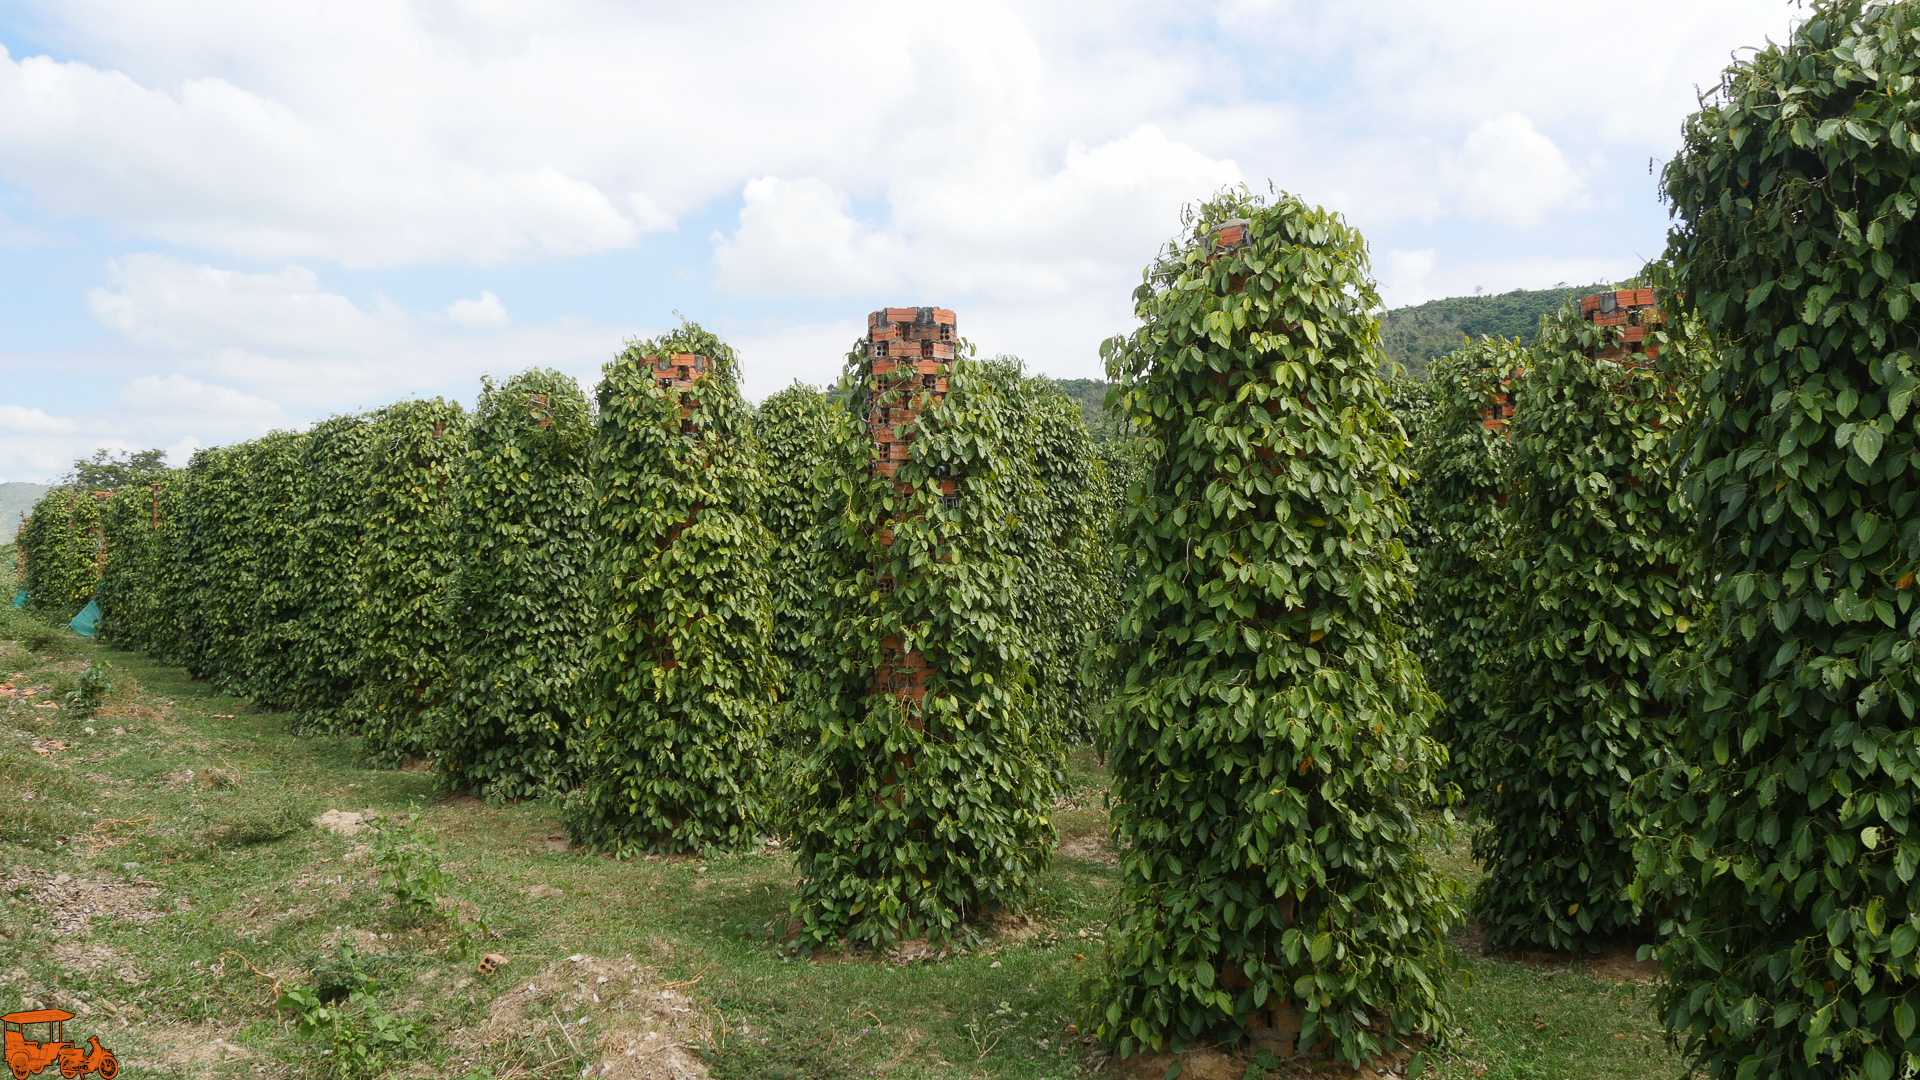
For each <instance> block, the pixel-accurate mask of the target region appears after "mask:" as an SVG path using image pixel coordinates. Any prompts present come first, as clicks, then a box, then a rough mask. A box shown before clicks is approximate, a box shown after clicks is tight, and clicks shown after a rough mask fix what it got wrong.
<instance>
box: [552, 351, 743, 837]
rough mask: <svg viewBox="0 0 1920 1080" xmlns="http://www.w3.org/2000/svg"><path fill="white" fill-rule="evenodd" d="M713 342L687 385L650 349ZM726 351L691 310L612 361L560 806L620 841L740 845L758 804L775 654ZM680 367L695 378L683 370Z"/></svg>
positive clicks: (586, 830) (596, 447) (594, 471)
mask: <svg viewBox="0 0 1920 1080" xmlns="http://www.w3.org/2000/svg"><path fill="white" fill-rule="evenodd" d="M675 354H681V355H697V356H701V357H705V358H706V360H705V363H706V365H707V370H706V373H705V374H704V375H703V376H701V377H699V378H697V379H693V380H691V384H690V385H685V386H674V387H668V386H662V385H661V384H660V382H659V380H657V379H656V378H655V366H656V360H657V362H658V364H659V365H661V366H662V367H666V366H667V365H669V364H670V362H671V361H670V358H671V357H672V356H674V355H675ZM738 372H739V365H738V362H737V361H736V360H735V359H734V355H733V350H732V349H730V348H728V347H727V346H726V345H725V344H723V343H722V342H721V341H720V339H719V338H717V337H715V336H714V335H713V334H711V333H709V332H707V331H706V330H703V329H701V328H700V327H699V326H698V325H696V324H684V325H682V326H681V327H680V328H679V329H678V330H676V331H674V332H672V333H669V334H666V335H663V336H661V337H658V338H655V339H653V340H651V341H641V342H634V343H632V344H630V345H629V346H628V347H627V350H626V351H625V352H623V353H621V354H620V356H619V357H618V358H616V359H615V360H614V361H613V362H612V363H610V364H608V365H607V367H606V369H605V374H604V376H603V378H602V380H601V383H600V388H599V405H600V411H599V420H598V425H597V427H596V429H595V432H594V438H593V444H592V448H591V450H590V451H589V457H588V470H589V473H590V475H591V476H592V478H593V489H594V507H593V514H592V517H591V523H592V533H593V545H594V546H593V568H594V577H593V593H592V602H593V609H594V612H595V619H596V622H597V626H596V629H595V631H594V635H593V638H592V639H591V643H590V645H589V654H588V655H589V659H588V672H587V680H588V681H587V694H588V705H587V720H586V723H585V724H584V725H583V728H582V731H581V739H580V758H579V764H580V774H581V776H583V777H584V778H585V779H586V784H585V786H584V787H583V788H582V789H581V790H580V791H578V792H576V793H575V795H574V796H573V797H572V798H571V799H570V800H569V801H568V804H567V810H566V820H567V825H568V828H569V829H570V830H571V831H572V833H573V835H574V837H575V838H576V839H577V840H579V841H580V842H582V843H585V844H589V845H592V846H594V847H598V848H601V849H604V850H609V851H615V852H622V853H624V852H634V851H643V850H645V851H702V850H708V849H721V848H737V847H741V846H743V845H745V844H748V843H750V842H751V841H752V840H753V839H754V838H755V837H756V835H757V831H758V829H759V828H760V826H761V823H762V821H763V818H764V816H765V813H766V809H765V799H764V790H763V789H764V784H765V776H764V768H765V763H766V755H767V734H766V729H767V723H768V714H769V713H770V712H771V710H772V706H773V694H774V691H775V689H776V688H777V687H778V685H779V681H780V679H779V672H778V671H777V670H776V664H777V661H775V659H774V657H773V654H772V643H771V641H770V640H769V638H770V635H771V633H772V618H773V611H772V605H771V602H770V599H769V594H768V589H767V576H768V567H767V559H768V551H769V548H770V546H771V543H770V540H769V538H768V536H767V530H766V526H764V525H763V524H761V521H760V505H759V498H760V486H761V478H760V465H759V453H758V450H757V448H756V447H755V445H754V440H753V430H752V417H751V414H750V412H749V410H748V408H747V405H746V402H745V401H743V400H742V399H741V397H740V391H739V387H738V385H737V379H738V377H739V374H738ZM675 381H679V382H685V381H687V380H684V379H680V380H675Z"/></svg>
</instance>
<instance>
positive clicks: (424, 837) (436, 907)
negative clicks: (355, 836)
mask: <svg viewBox="0 0 1920 1080" xmlns="http://www.w3.org/2000/svg"><path fill="white" fill-rule="evenodd" d="M419 821H420V816H419V815H418V814H414V815H410V816H409V817H408V819H407V820H406V821H405V822H398V821H391V820H389V821H382V822H381V823H380V825H379V827H378V831H376V832H375V834H374V861H375V862H377V863H379V865H380V884H381V886H382V887H384V888H385V889H386V890H387V892H388V894H389V895H391V896H392V897H393V900H394V914H395V921H397V922H399V923H401V924H402V925H414V926H417V925H421V924H424V923H431V922H439V921H441V920H442V919H443V918H445V912H443V911H442V910H441V908H440V893H441V891H442V890H443V889H445V888H446V884H447V876H446V873H445V871H443V870H442V869H441V868H440V860H441V855H442V853H441V850H440V845H439V843H438V841H436V840H435V839H434V837H433V834H432V833H429V832H427V831H426V830H424V829H423V828H421V827H420V824H419Z"/></svg>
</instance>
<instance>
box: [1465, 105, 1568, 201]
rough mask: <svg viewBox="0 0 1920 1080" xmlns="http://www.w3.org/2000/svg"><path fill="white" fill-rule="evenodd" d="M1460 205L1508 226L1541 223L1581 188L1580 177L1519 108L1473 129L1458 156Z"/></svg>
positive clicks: (1558, 150)
mask: <svg viewBox="0 0 1920 1080" xmlns="http://www.w3.org/2000/svg"><path fill="white" fill-rule="evenodd" d="M1457 168H1458V171H1459V178H1460V179H1459V184H1460V196H1459V198H1460V207H1461V209H1462V210H1463V211H1464V212H1465V213H1466V214H1467V215H1468V216H1469V217H1473V218H1478V219H1480V220H1482V221H1493V222H1498V223H1500V224H1503V225H1537V224H1539V223H1540V219H1541V218H1542V217H1543V216H1545V214H1546V212H1547V211H1549V210H1553V209H1556V208H1558V207H1559V206H1561V205H1562V204H1564V203H1565V202H1567V201H1568V200H1569V199H1570V198H1572V197H1573V195H1574V194H1575V193H1576V192H1577V191H1578V190H1579V189H1580V177H1579V176H1578V174H1576V173H1575V172H1574V170H1573V167H1572V166H1571V165H1568V164H1567V159H1566V157H1565V155H1563V154H1561V153H1560V148H1559V147H1558V146H1555V145H1554V144H1553V140H1552V139H1549V138H1547V137H1546V136H1545V135H1542V134H1540V132H1539V131H1537V130H1535V129H1534V126H1533V121H1531V120H1529V119H1527V118H1526V117H1525V116H1522V115H1520V114H1519V113H1504V114H1502V115H1500V116H1497V117H1494V118H1493V119H1491V120H1488V121H1487V122H1485V123H1483V124H1481V125H1480V126H1479V127H1477V128H1475V129H1473V134H1471V135H1468V136H1467V140H1466V142H1465V143H1464V144H1463V145H1462V146H1461V147H1460V156H1459V159H1458V166H1457Z"/></svg>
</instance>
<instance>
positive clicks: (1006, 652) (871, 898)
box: [794, 342, 1063, 949]
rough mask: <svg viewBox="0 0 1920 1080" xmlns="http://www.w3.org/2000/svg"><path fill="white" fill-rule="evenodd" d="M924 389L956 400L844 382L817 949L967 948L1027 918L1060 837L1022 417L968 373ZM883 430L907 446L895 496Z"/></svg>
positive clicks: (819, 760)
mask: <svg viewBox="0 0 1920 1080" xmlns="http://www.w3.org/2000/svg"><path fill="white" fill-rule="evenodd" d="M916 378H918V376H916ZM927 378H929V379H934V378H944V379H946V380H947V382H948V391H947V393H946V395H945V397H944V398H943V399H941V400H939V401H938V402H937V403H936V402H935V401H934V400H932V396H931V395H929V394H928V393H926V392H925V388H924V387H921V386H919V385H918V384H916V387H915V388H914V389H912V390H908V389H904V388H901V387H900V386H899V385H898V384H897V382H896V379H897V376H891V375H888V376H880V375H875V374H874V372H873V361H872V359H871V358H870V357H869V356H868V355H867V349H866V345H865V343H864V342H863V343H861V344H860V345H859V346H857V347H856V349H855V351H854V353H853V354H852V355H851V356H850V357H849V370H848V371H847V373H846V375H845V376H844V377H843V378H842V380H841V395H842V397H843V399H844V400H846V401H848V402H849V403H850V404H851V405H852V409H851V410H847V411H837V412H836V414H835V430H834V434H833V438H832V445H833V450H834V458H833V471H834V475H835V477H836V488H837V491H836V493H835V495H834V498H833V503H832V509H833V511H834V516H833V519H832V521H831V523H830V525H829V526H828V527H827V528H826V529H825V530H824V532H823V537H822V543H823V546H824V549H825V552H826V573H825V574H824V576H823V579H822V581H821V585H820V588H821V589H822V592H823V594H824V595H823V597H822V601H821V609H820V612H821V621H820V627H819V631H818V638H819V641H820V648H821V655H820V658H819V665H820V667H819V670H820V673H821V674H820V677H819V680H818V687H817V691H816V696H815V698H814V700H812V701H810V702H808V716H809V722H810V724H811V727H812V733H813V739H812V745H813V750H812V754H811V756H810V758H809V760H808V762H807V765H806V773H805V780H804V788H805V790H804V791H803V793H802V795H801V799H800V805H799V807H798V808H797V812H796V816H797V818H798V822H797V825H796V827H795V828H796V840H797V843H798V848H799V866H800V873H801V885H800V895H799V897H798V899H797V900H796V901H795V904H794V911H795V914H796V915H798V916H799V917H800V919H801V922H802V924H803V929H802V930H801V932H800V943H801V946H802V947H803V948H809V949H810V948H814V947H817V946H820V945H825V944H829V943H832V942H835V941H838V940H842V939H844V940H850V941H853V942H857V943H865V944H870V945H875V946H880V947H886V946H889V945H891V944H892V943H894V942H896V941H898V940H900V939H902V938H909V937H917V936H925V937H928V938H933V939H936V940H940V939H946V938H949V937H952V936H953V935H955V934H956V933H958V932H959V931H960V928H961V926H962V924H963V923H964V922H965V920H967V919H969V918H973V917H976V916H980V915H984V914H987V913H990V912H992V911H994V910H996V909H999V908H1003V907H1005V906H1007V905H1009V904H1012V903H1015V902H1017V901H1018V900H1019V899H1020V898H1021V897H1022V896H1023V895H1024V894H1025V893H1026V891H1027V890H1028V889H1029V888H1030V887H1031V884H1032V881H1033V878H1034V875H1035V874H1037V873H1038V872H1039V870H1040V868H1041V867H1043V866H1044V865H1045V862H1046V860H1047V858H1048V856H1049V854H1050V853H1051V849H1052V846H1053V842H1054V838H1055V832H1054V828H1053V823H1052V819H1051V816H1050V808H1051V805H1050V804H1051V802H1052V800H1053V795H1054V793H1055V792H1056V791H1057V790H1058V789H1059V784H1060V778H1061V774H1062V766H1063V762H1062V760H1061V752H1060V742H1059V734H1058V732H1057V731H1055V730H1053V728H1052V726H1051V725H1049V724H1047V723H1045V722H1044V721H1042V720H1040V719H1039V718H1038V717H1037V716H1036V715H1035V712H1034V710H1033V708H1032V680H1031V676H1030V674H1029V673H1028V670H1027V662H1026V659H1025V655H1026V654H1025V649H1024V648H1023V642H1022V636H1021V625H1020V612H1019V607H1018V605H1019V603H1020V598H1019V596H1018V594H1017V585H1018V582H1019V580H1020V573H1021V566H1020V565H1019V556H1020V550H1019V548H1018V546H1017V544H1016V541H1015V537H1014V535H1013V531H1014V529H1013V522H1012V520H1011V519H1012V517H1013V515H1014V514H1015V513H1016V512H1017V507H1018V505H1019V503H1018V501H1017V500H1018V498H1019V495H1018V483H1019V481H1020V480H1021V479H1022V478H1020V477H1019V476H1018V475H1017V474H1015V473H1014V472H1013V471H1012V468H1011V464H1010V462H1009V461H1008V460H1007V455H1006V452H1005V451H1006V448H1007V447H1009V446H1012V445H1015V444H1016V441H1017V440H1016V437H1015V433H1014V432H1012V431H1011V430H1010V428H1011V425H1012V423H1013V419H1012V418H1011V417H1010V416H1009V406H1010V402H1009V400H1008V399H1007V397H1006V396H1005V395H1003V394H1001V393H999V392H997V391H996V389H995V384H994V380H993V378H992V377H991V376H990V375H988V374H986V373H982V372H981V371H980V370H979V368H978V367H977V366H976V365H974V364H973V363H971V362H970V361H967V360H966V359H964V358H963V359H961V360H959V361H956V362H953V363H949V364H946V365H945V366H944V368H943V374H941V375H939V376H927ZM870 417H871V418H874V420H875V422H876V423H878V424H881V425H884V426H887V427H891V428H892V429H893V437H894V438H895V439H896V440H904V441H907V442H908V447H909V449H908V453H909V455H910V456H909V457H908V459H907V460H904V461H900V462H898V464H897V466H896V468H897V471H896V472H895V473H894V474H893V475H892V476H890V477H889V476H885V475H882V474H881V472H880V470H879V468H878V462H879V461H880V457H879V454H878V452H877V450H876V447H875V443H874V442H873V440H872V439H871V437H870V436H869V432H868V424H867V422H868V419H869V418H870ZM1025 480H1026V482H1029V483H1030V482H1031V478H1030V477H1028V478H1025ZM947 484H950V485H951V487H952V492H951V494H948V493H947V492H946V491H945V490H944V489H943V485H947ZM916 652H917V653H919V654H920V656H921V657H922V658H923V660H924V663H925V665H926V667H925V669H921V670H924V671H925V672H926V673H925V674H924V675H921V674H918V673H917V672H916V671H912V670H908V669H907V668H906V667H905V665H906V664H907V663H908V659H907V658H908V656H909V654H911V653H916ZM882 675H885V676H886V680H887V681H886V682H885V683H877V681H876V680H877V679H878V678H879V677H880V676H882ZM914 679H924V680H925V681H924V683H920V684H918V685H917V686H916V685H914V684H913V682H912V680H914ZM916 694H917V695H918V696H916Z"/></svg>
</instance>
